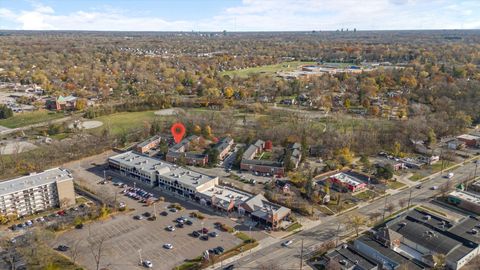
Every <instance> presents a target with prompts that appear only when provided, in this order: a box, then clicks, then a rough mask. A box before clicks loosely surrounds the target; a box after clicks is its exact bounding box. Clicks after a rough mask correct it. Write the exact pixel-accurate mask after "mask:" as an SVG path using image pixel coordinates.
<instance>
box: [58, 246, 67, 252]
mask: <svg viewBox="0 0 480 270" xmlns="http://www.w3.org/2000/svg"><path fill="white" fill-rule="evenodd" d="M69 249H70V248H69V247H68V246H65V245H59V246H58V247H57V250H58V251H62V252H65V251H68V250H69Z"/></svg>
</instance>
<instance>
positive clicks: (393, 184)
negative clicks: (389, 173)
mask: <svg viewBox="0 0 480 270" xmlns="http://www.w3.org/2000/svg"><path fill="white" fill-rule="evenodd" d="M405 186H406V185H405V184H404V183H401V182H398V181H388V182H387V187H388V188H389V189H401V188H403V187H405Z"/></svg>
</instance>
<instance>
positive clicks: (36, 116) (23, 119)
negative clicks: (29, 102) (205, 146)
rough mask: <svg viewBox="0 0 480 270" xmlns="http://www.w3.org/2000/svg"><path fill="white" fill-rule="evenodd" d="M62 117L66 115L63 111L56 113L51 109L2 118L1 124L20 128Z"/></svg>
mask: <svg viewBox="0 0 480 270" xmlns="http://www.w3.org/2000/svg"><path fill="white" fill-rule="evenodd" d="M62 117H64V114H63V113H55V112H49V111H36V112H28V113H19V114H16V115H14V116H13V117H10V118H8V119H2V120H0V126H4V127H7V128H18V127H24V126H28V125H33V124H38V123H41V122H46V121H51V120H54V119H58V118H62Z"/></svg>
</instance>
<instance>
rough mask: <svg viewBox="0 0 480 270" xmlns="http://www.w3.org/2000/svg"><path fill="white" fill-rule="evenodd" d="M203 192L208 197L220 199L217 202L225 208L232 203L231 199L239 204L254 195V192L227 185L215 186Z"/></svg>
mask: <svg viewBox="0 0 480 270" xmlns="http://www.w3.org/2000/svg"><path fill="white" fill-rule="evenodd" d="M201 193H202V194H203V195H206V196H208V197H213V196H215V198H216V199H218V200H219V201H216V202H215V204H217V205H220V206H222V207H223V208H226V207H227V206H228V205H229V204H230V201H231V200H234V201H235V205H237V206H238V205H240V204H242V203H243V202H245V201H247V200H249V199H251V198H252V197H253V195H252V194H249V193H246V192H243V191H240V190H238V189H234V188H231V187H227V186H215V187H212V188H209V189H207V190H204V191H202V192H201Z"/></svg>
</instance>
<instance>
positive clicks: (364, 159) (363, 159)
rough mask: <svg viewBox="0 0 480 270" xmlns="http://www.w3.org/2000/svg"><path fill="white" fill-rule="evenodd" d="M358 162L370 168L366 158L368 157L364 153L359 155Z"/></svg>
mask: <svg viewBox="0 0 480 270" xmlns="http://www.w3.org/2000/svg"><path fill="white" fill-rule="evenodd" d="M360 162H361V163H362V165H363V167H364V168H370V166H371V163H370V160H369V159H368V157H367V156H366V155H362V156H361V157H360Z"/></svg>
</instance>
